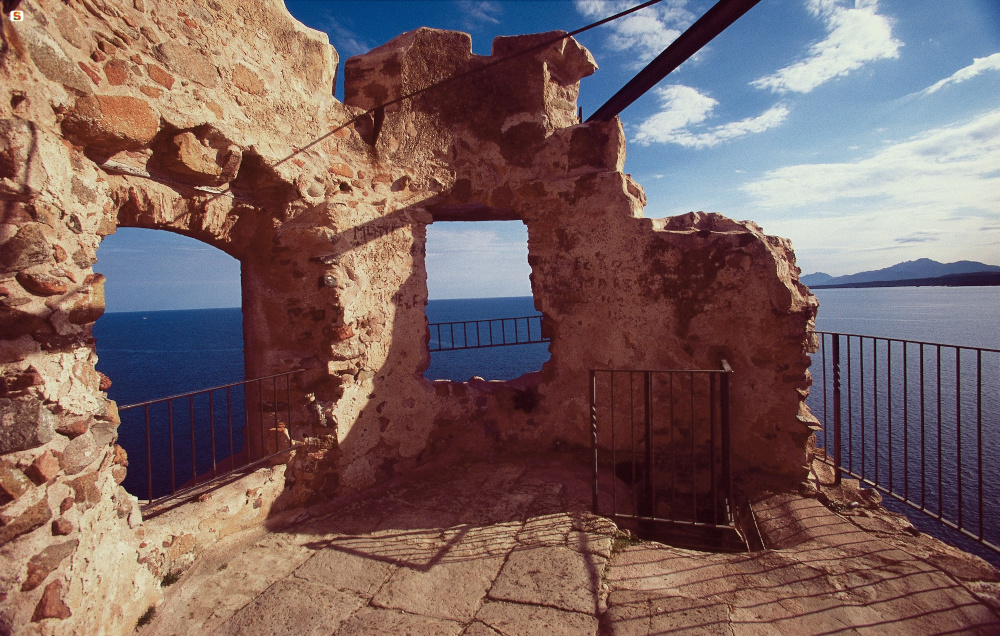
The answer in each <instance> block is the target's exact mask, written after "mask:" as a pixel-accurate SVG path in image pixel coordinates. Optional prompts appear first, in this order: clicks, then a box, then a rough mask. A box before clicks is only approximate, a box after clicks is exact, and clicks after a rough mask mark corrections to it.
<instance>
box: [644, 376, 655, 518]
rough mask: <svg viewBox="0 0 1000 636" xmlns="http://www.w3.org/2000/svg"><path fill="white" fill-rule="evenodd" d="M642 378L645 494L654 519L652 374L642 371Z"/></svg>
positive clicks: (650, 514) (650, 513)
mask: <svg viewBox="0 0 1000 636" xmlns="http://www.w3.org/2000/svg"><path fill="white" fill-rule="evenodd" d="M642 376H643V377H642V387H643V388H642V391H643V398H644V400H643V411H644V413H643V422H644V424H645V429H646V494H647V495H648V496H649V516H650V517H654V516H656V511H655V510H654V509H653V508H654V504H655V502H656V497H655V493H654V492H653V421H652V420H653V418H652V414H653V374H652V373H651V372H650V371H643V373H642Z"/></svg>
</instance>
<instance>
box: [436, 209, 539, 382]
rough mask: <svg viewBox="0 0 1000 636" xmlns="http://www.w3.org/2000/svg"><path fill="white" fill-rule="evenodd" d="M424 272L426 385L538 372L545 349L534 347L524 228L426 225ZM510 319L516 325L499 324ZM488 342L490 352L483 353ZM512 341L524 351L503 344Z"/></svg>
mask: <svg viewBox="0 0 1000 636" xmlns="http://www.w3.org/2000/svg"><path fill="white" fill-rule="evenodd" d="M425 267H426V270H427V293H428V299H429V300H428V303H427V310H426V311H427V322H428V323H429V324H430V325H431V334H430V349H431V363H430V366H429V367H428V368H427V370H426V371H425V372H424V377H425V378H427V379H429V380H456V381H466V380H468V379H469V378H472V377H475V376H478V377H481V378H485V379H487V380H512V379H514V378H516V377H519V376H522V375H524V374H525V373H530V372H532V371H539V370H540V369H541V368H542V364H543V363H544V362H545V361H546V360H548V359H549V349H548V342H539V340H541V338H542V337H541V320H540V316H541V314H540V312H538V311H537V310H536V309H535V306H534V299H533V298H532V295H531V282H530V278H529V276H530V274H531V267H530V266H529V265H528V229H527V227H525V225H524V223H522V222H520V221H476V222H439V223H432V224H431V225H429V226H428V227H427V249H426V260H425ZM512 318H519V319H520V320H516V321H514V320H502V319H512ZM467 321H478V322H472V323H470V322H467ZM437 325H440V327H438V326H437ZM490 342H492V343H493V345H494V346H489V347H486V346H483V345H485V344H487V343H490ZM515 342H518V343H530V344H514V345H509V343H515ZM503 343H508V345H509V346H508V345H504V344H503ZM497 345H499V346H497ZM436 349H441V350H436Z"/></svg>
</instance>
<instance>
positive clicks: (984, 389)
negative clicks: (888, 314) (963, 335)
mask: <svg viewBox="0 0 1000 636" xmlns="http://www.w3.org/2000/svg"><path fill="white" fill-rule="evenodd" d="M816 334H817V335H818V336H819V338H820V350H819V352H817V354H814V361H813V366H814V370H813V377H814V380H815V379H817V377H816V376H817V375H818V376H819V378H818V380H819V382H820V383H821V384H822V388H821V390H818V387H815V386H814V387H813V389H812V391H811V394H810V400H809V403H810V406H811V408H812V411H813V413H814V415H816V416H817V417H818V418H819V419H820V420H821V421H822V422H823V424H824V426H823V432H822V435H821V436H820V437H819V439H818V440H817V442H818V444H819V445H822V446H823V447H824V449H826V454H827V459H828V460H832V463H833V465H834V468H835V469H839V470H835V471H834V472H835V475H836V477H835V479H836V482H837V483H840V480H841V475H842V474H846V475H848V476H851V477H854V478H856V479H858V480H860V481H861V482H862V483H864V484H866V485H868V486H871V487H872V488H874V489H877V490H878V491H880V492H882V493H884V494H886V495H888V496H890V497H892V498H893V499H895V500H898V501H900V502H902V503H903V504H906V506H908V507H909V508H910V509H913V510H918V511H920V512H922V513H924V514H925V515H927V516H929V517H931V518H933V519H935V520H936V521H938V522H939V523H940V524H943V525H945V526H947V527H949V528H951V529H952V530H956V531H958V532H960V533H961V534H963V535H964V536H966V537H968V538H970V539H973V540H974V541H976V542H978V543H980V544H981V545H983V546H986V547H988V548H990V549H992V550H994V551H996V552H1000V528H998V527H997V525H996V523H995V520H997V519H1000V350H998V349H987V348H981V347H965V346H956V345H947V344H939V343H932V342H919V341H911V340H901V339H896V338H881V337H875V336H865V335H859V334H843V333H833V332H816ZM817 358H818V361H819V363H820V365H821V369H820V372H819V373H816V370H815V365H816V361H817ZM830 451H832V458H831V457H830ZM990 520H994V521H993V522H992V523H991V521H990Z"/></svg>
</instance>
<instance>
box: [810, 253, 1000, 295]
mask: <svg viewBox="0 0 1000 636" xmlns="http://www.w3.org/2000/svg"><path fill="white" fill-rule="evenodd" d="M799 280H801V281H802V283H803V284H805V285H808V286H809V287H811V288H812V289H831V288H843V287H848V288H849V287H928V286H940V287H969V286H993V285H1000V266H997V265H987V264H985V263H978V262H976V261H957V262H954V263H939V262H938V261H934V260H931V259H929V258H921V259H917V260H915V261H906V262H903V263H897V264H896V265H893V266H891V267H886V268H885V269H878V270H873V271H868V272H859V273H857V274H848V275H846V276H830V275H829V274H825V273H823V272H816V273H815V274H806V275H805V276H802V277H801V278H800V279H799Z"/></svg>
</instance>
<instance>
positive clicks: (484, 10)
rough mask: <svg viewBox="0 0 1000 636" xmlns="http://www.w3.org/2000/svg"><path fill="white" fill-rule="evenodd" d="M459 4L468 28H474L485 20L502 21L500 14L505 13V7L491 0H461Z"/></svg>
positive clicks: (491, 21)
mask: <svg viewBox="0 0 1000 636" xmlns="http://www.w3.org/2000/svg"><path fill="white" fill-rule="evenodd" d="M458 6H459V9H461V11H462V13H464V14H465V25H466V27H467V28H474V27H475V26H477V25H478V24H481V23H483V22H487V23H489V24H498V23H499V22H500V18H499V16H500V14H501V13H503V9H502V8H501V7H500V5H499V4H498V3H496V2H490V1H489V0H460V2H459V3H458Z"/></svg>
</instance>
